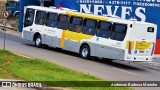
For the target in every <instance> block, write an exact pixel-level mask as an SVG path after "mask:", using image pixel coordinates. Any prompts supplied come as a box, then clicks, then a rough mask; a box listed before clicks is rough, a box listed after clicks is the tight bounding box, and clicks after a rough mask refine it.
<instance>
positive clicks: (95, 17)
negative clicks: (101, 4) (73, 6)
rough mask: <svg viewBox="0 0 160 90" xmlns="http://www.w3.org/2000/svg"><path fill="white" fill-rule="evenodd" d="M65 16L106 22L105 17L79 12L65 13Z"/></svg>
mask: <svg viewBox="0 0 160 90" xmlns="http://www.w3.org/2000/svg"><path fill="white" fill-rule="evenodd" d="M66 14H67V15H69V16H76V17H82V18H87V19H94V20H101V21H107V20H108V18H107V17H103V16H96V15H92V14H85V13H79V12H71V11H67V12H66Z"/></svg>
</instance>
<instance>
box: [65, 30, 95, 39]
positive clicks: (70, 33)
mask: <svg viewBox="0 0 160 90" xmlns="http://www.w3.org/2000/svg"><path fill="white" fill-rule="evenodd" d="M92 37H93V36H91V35H87V34H82V33H77V32H73V31H68V30H66V31H65V38H66V39H70V40H74V41H81V40H82V39H91V38H92Z"/></svg>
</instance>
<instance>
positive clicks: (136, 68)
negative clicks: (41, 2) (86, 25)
mask: <svg viewBox="0 0 160 90" xmlns="http://www.w3.org/2000/svg"><path fill="white" fill-rule="evenodd" d="M25 45H27V46H31V47H35V46H34V44H33V43H32V44H31V43H30V44H25ZM40 49H45V50H49V51H54V52H57V53H61V54H65V55H69V56H74V57H77V58H81V57H80V55H79V54H77V53H73V52H70V51H66V50H62V49H60V48H52V47H48V46H43V47H42V48H40ZM84 60H85V59H84ZM88 61H92V62H96V63H100V64H105V65H109V66H112V67H116V68H120V69H127V70H134V71H145V69H144V68H143V67H141V66H138V65H132V64H131V63H120V62H121V61H120V62H116V60H110V59H98V58H90V59H88ZM123 62H124V61H123Z"/></svg>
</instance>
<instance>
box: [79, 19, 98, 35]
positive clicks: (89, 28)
mask: <svg viewBox="0 0 160 90" xmlns="http://www.w3.org/2000/svg"><path fill="white" fill-rule="evenodd" d="M96 26H97V21H96V20H90V19H85V20H84V23H83V29H82V33H83V34H88V35H95V33H96Z"/></svg>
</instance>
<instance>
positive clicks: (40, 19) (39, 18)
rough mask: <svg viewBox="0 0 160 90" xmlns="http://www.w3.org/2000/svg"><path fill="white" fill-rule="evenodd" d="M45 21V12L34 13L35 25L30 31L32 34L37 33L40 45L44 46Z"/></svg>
mask: <svg viewBox="0 0 160 90" xmlns="http://www.w3.org/2000/svg"><path fill="white" fill-rule="evenodd" d="M45 19H46V12H45V11H36V18H35V24H34V26H33V28H32V29H33V31H34V33H36V32H39V33H40V34H41V39H42V44H44V42H45V39H44V37H45V35H46V26H45ZM34 33H33V34H34Z"/></svg>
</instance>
